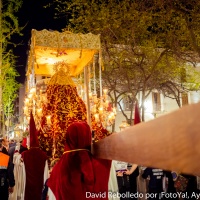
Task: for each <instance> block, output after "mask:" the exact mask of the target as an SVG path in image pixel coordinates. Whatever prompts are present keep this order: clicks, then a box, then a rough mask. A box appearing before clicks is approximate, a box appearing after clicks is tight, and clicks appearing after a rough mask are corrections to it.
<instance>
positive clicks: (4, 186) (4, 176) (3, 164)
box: [0, 141, 15, 200]
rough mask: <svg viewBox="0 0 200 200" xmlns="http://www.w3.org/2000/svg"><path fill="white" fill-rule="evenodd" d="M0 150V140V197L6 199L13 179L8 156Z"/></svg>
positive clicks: (11, 190) (0, 146) (0, 145)
mask: <svg viewBox="0 0 200 200" xmlns="http://www.w3.org/2000/svg"><path fill="white" fill-rule="evenodd" d="M2 150H3V144H2V142H1V141H0V199H1V200H8V196H9V193H12V192H13V187H14V185H15V180H14V174H13V169H12V167H11V163H10V161H9V156H8V155H6V154H4V153H3V152H2Z"/></svg>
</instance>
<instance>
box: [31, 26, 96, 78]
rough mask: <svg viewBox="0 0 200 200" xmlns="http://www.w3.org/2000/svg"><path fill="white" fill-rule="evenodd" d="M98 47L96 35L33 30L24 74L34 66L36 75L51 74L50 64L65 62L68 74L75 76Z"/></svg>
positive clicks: (90, 59) (52, 72)
mask: <svg viewBox="0 0 200 200" xmlns="http://www.w3.org/2000/svg"><path fill="white" fill-rule="evenodd" d="M99 50H100V36H99V35H93V34H91V33H89V34H74V33H71V32H68V31H66V32H58V31H48V30H42V31H37V30H34V29H33V30H32V37H31V46H30V52H29V57H28V69H27V75H29V74H31V73H32V69H34V74H36V75H43V76H52V75H53V74H54V73H55V72H54V70H53V66H54V64H55V63H57V62H61V61H65V62H66V63H67V64H68V65H69V67H70V75H71V76H76V75H78V74H80V73H81V72H82V71H83V68H84V67H85V66H86V65H87V64H88V63H89V62H91V61H92V59H93V56H94V54H95V53H96V52H98V51H99Z"/></svg>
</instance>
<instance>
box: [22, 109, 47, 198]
mask: <svg viewBox="0 0 200 200" xmlns="http://www.w3.org/2000/svg"><path fill="white" fill-rule="evenodd" d="M29 125H30V149H29V150H27V151H24V152H22V158H23V162H24V165H25V171H26V185H25V196H24V200H40V199H41V194H42V189H43V185H44V169H45V164H46V160H47V156H46V153H45V152H43V151H42V150H41V149H39V142H38V138H37V131H36V127H35V121H34V118H33V114H32V112H31V116H30V124H29Z"/></svg>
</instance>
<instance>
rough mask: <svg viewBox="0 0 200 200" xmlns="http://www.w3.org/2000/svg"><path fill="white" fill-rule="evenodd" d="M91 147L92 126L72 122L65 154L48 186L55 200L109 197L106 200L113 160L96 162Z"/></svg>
mask: <svg viewBox="0 0 200 200" xmlns="http://www.w3.org/2000/svg"><path fill="white" fill-rule="evenodd" d="M90 147H91V131H90V127H89V125H88V124H87V123H85V122H74V123H72V124H71V125H70V126H69V127H68V129H67V134H66V145H65V152H64V154H63V155H62V157H61V158H60V160H59V161H58V163H57V164H56V165H55V166H54V168H53V171H52V173H51V176H50V178H49V180H48V183H47V185H48V186H49V187H50V188H51V190H52V191H53V193H54V195H55V197H56V200H84V199H102V197H103V196H102V195H104V196H105V197H106V198H103V199H105V200H106V199H108V198H107V193H108V180H109V173H110V166H111V161H108V160H101V159H95V158H94V157H93V156H92V154H91V152H90ZM95 194H96V195H99V196H98V197H97V196H96V197H95V196H94V195H95Z"/></svg>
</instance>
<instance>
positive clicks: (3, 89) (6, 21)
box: [0, 0, 22, 133]
mask: <svg viewBox="0 0 200 200" xmlns="http://www.w3.org/2000/svg"><path fill="white" fill-rule="evenodd" d="M21 5H22V1H14V0H9V1H5V2H2V1H1V2H0V26H1V29H0V43H1V45H0V55H1V58H0V112H1V115H0V121H1V122H0V123H1V128H0V131H1V132H3V133H4V132H5V131H4V129H5V128H4V124H5V123H4V115H5V116H6V117H8V115H10V114H12V112H13V109H12V108H13V101H14V99H15V97H16V91H17V90H18V88H19V84H18V83H17V82H16V80H15V77H16V76H18V73H17V71H16V70H15V59H16V57H14V55H13V52H12V50H11V48H12V47H11V45H14V46H15V44H13V43H11V42H10V40H11V36H12V35H13V34H20V31H21V28H20V27H19V26H18V19H17V17H16V16H15V15H14V14H15V13H16V12H17V11H18V10H19V8H20V7H21Z"/></svg>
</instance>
